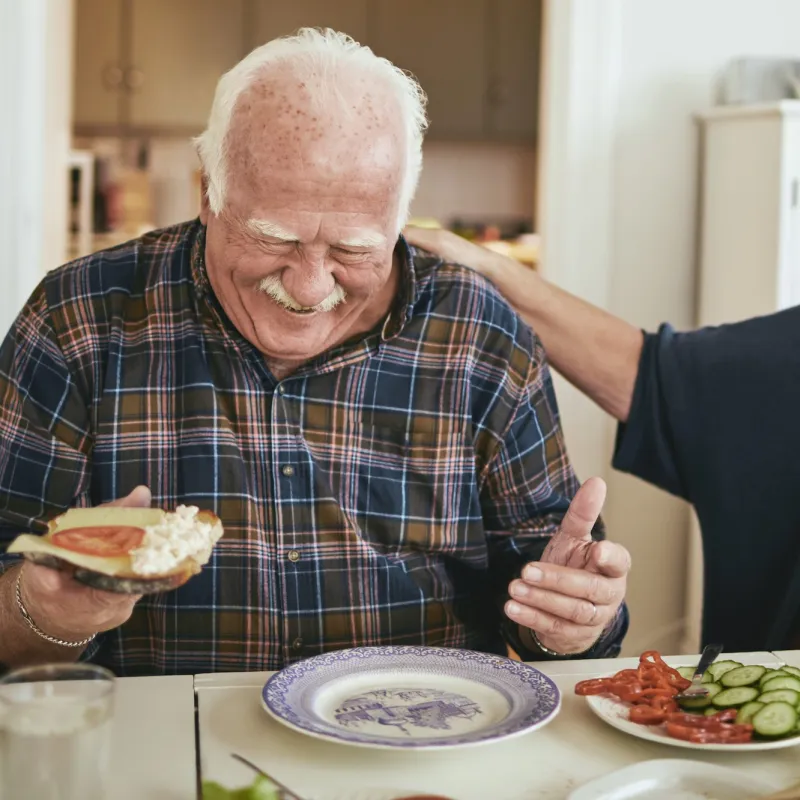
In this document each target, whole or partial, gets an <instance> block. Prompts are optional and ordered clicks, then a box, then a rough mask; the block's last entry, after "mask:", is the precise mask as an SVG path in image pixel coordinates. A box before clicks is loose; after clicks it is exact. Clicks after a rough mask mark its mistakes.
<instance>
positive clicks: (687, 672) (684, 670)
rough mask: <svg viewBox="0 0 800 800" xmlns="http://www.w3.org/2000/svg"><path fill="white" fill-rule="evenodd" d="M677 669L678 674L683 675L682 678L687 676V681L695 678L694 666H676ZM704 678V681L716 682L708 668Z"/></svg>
mask: <svg viewBox="0 0 800 800" xmlns="http://www.w3.org/2000/svg"><path fill="white" fill-rule="evenodd" d="M676 669H677V670H678V674H679V675H680V676H681V678H686V680H687V681H690V680H692V678H694V669H695V668H694V667H676ZM702 680H703V683H714V676H713V675H712V674H711V673H710V672H709V671H708V670H706V671H705V672H704V673H703V678H702Z"/></svg>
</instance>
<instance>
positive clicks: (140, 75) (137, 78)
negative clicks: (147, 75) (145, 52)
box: [125, 67, 144, 92]
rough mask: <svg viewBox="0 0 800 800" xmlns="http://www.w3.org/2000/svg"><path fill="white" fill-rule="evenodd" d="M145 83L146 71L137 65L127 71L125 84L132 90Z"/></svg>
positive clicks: (139, 87)
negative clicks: (137, 67)
mask: <svg viewBox="0 0 800 800" xmlns="http://www.w3.org/2000/svg"><path fill="white" fill-rule="evenodd" d="M143 83H144V72H142V71H141V70H140V69H136V68H135V67H131V68H130V69H128V70H126V71H125V86H126V87H127V88H128V89H129V90H130V91H132V92H135V91H136V90H137V89H141V88H142V84H143Z"/></svg>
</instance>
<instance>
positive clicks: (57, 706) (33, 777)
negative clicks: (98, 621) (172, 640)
mask: <svg viewBox="0 0 800 800" xmlns="http://www.w3.org/2000/svg"><path fill="white" fill-rule="evenodd" d="M113 713H114V675H113V674H112V673H111V672H109V671H108V670H106V669H103V668H102V667H97V666H94V665H93V664H50V665H45V666H39V667H28V668H25V669H19V670H15V671H12V672H10V673H9V674H7V675H6V676H4V677H3V678H0V787H2V788H0V798H2V800H106V798H107V797H110V794H109V793H108V781H107V779H108V759H109V749H110V743H111V724H112V716H113Z"/></svg>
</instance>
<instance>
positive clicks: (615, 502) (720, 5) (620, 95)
mask: <svg viewBox="0 0 800 800" xmlns="http://www.w3.org/2000/svg"><path fill="white" fill-rule="evenodd" d="M591 14H595V15H600V14H604V15H612V14H613V15H614V16H615V19H616V23H617V24H618V26H619V27H618V30H616V31H613V32H611V33H609V34H608V36H607V39H610V40H612V41H614V42H615V48H614V50H615V52H614V53H613V55H611V56H610V55H608V54H601V56H602V58H601V59H598V58H597V57H596V49H597V47H598V44H597V39H598V35H597V31H598V26H599V25H602V24H604V22H603V20H602V19H601V18H600V17H599V16H598V17H597V18H596V19H594V20H592V21H593V22H594V23H595V26H594V27H592V26H591V25H587V20H588V15H591ZM546 16H548V17H549V21H548V22H547V36H548V37H550V39H551V41H550V42H549V44H546V46H545V51H546V53H548V55H546V60H547V61H548V62H549V64H550V69H549V73H548V70H547V68H546V70H545V72H546V74H547V75H548V77H547V80H546V83H547V84H548V85H547V86H546V90H545V95H546V97H547V98H552V101H551V104H550V105H549V106H545V108H546V109H547V110H546V112H545V113H546V116H547V115H551V113H552V114H553V115H554V116H555V121H552V120H551V121H549V122H548V123H547V125H546V128H547V127H549V128H550V129H551V130H550V136H549V142H548V141H546V142H545V143H544V146H545V150H546V149H547V146H548V145H549V147H550V155H549V156H548V155H547V153H545V156H544V158H543V164H542V165H541V167H540V169H541V171H542V181H543V182H545V183H546V182H547V179H548V176H553V175H555V176H556V177H557V178H558V180H559V181H561V183H562V185H563V182H564V181H566V180H569V181H571V182H572V183H574V184H575V186H576V187H580V186H581V185H583V186H590V187H592V188H593V189H595V190H596V189H597V186H598V185H599V186H600V188H601V190H602V193H603V194H604V196H603V197H602V199H596V198H593V197H592V196H591V192H590V193H589V194H587V193H586V192H585V191H581V190H580V189H578V188H575V190H574V191H573V192H572V193H567V194H566V196H564V197H561V196H559V197H558V198H557V199H558V200H559V203H560V204H559V205H558V206H557V207H556V208H549V209H547V213H548V214H549V215H552V214H560V215H562V216H563V218H564V220H565V221H566V222H562V224H567V223H568V224H569V225H570V226H573V231H572V233H573V236H572V238H573V239H575V238H577V239H578V241H579V242H580V244H581V246H582V247H583V248H584V251H585V253H586V258H585V259H584V263H583V265H582V266H581V265H580V264H578V265H577V266H576V263H575V259H572V258H570V257H569V255H570V254H566V256H565V253H564V251H563V250H562V249H561V245H560V243H563V242H568V241H569V233H570V232H569V231H562V230H559V229H558V228H557V225H556V223H553V224H552V225H550V226H547V225H545V227H544V228H543V231H542V232H543V236H544V259H545V271H546V272H548V274H550V276H551V277H553V278H554V279H555V280H556V281H558V282H559V283H563V284H564V285H566V286H568V288H570V289H571V290H572V291H575V292H576V293H578V294H582V295H584V296H588V297H589V299H591V300H593V301H594V302H599V303H600V304H601V305H604V306H605V307H607V308H608V309H609V310H611V311H612V312H614V313H616V314H618V315H619V316H622V317H624V318H625V319H627V320H629V321H631V322H633V323H635V324H637V325H640V326H642V327H644V328H648V329H654V328H655V327H656V326H657V325H658V324H659V323H660V322H661V321H663V320H670V321H671V322H673V323H674V324H675V325H676V326H678V327H691V326H692V324H693V320H694V302H695V287H694V282H695V267H696V259H695V248H696V237H697V219H698V214H697V192H698V186H697V177H698V140H697V131H696V128H695V124H694V121H693V115H694V114H695V113H697V112H699V111H702V110H703V109H705V108H707V107H708V106H709V105H710V104H712V103H713V102H714V101H715V97H716V89H717V82H718V78H719V76H720V73H721V72H722V70H723V68H724V67H725V65H726V64H727V62H728V61H729V60H730V59H733V58H735V57H739V56H743V55H746V56H778V57H791V56H794V57H795V58H800V2H798V1H797V0H671V1H670V2H664V0H551V2H550V3H549V6H548V14H547V15H546ZM586 30H592V31H593V33H594V37H593V39H592V40H589V39H588V38H587V37H586V36H584V37H583V38H581V37H582V31H583V32H585V31H586ZM600 38H602V37H600ZM575 47H578V49H582V52H583V58H581V53H575V52H567V51H569V50H570V48H575ZM615 60H616V61H618V64H617V65H616V69H615V70H614V75H615V77H614V79H613V81H612V84H613V86H612V87H611V88H610V89H608V90H606V89H603V85H604V84H603V83H602V82H601V83H600V88H601V90H602V91H601V92H599V94H601V95H602V96H603V97H606V98H607V100H608V102H607V103H606V105H605V106H604V108H605V111H606V115H604V116H603V117H602V118H601V119H600V120H599V122H600V125H599V127H598V122H597V120H595V119H592V118H591V116H589V115H587V114H585V113H584V114H581V107H582V106H581V102H582V103H583V104H584V105H586V106H587V107H591V104H592V102H593V100H594V98H595V97H596V96H597V95H598V80H600V81H602V80H603V78H602V76H601V78H598V76H597V72H598V71H602V69H603V65H604V64H605V65H606V66H608V65H610V64H612V63H613V62H614V61H615ZM562 68H563V69H562ZM563 72H566V73H567V75H566V77H565V76H564V75H563V74H562V73H563ZM559 104H562V105H564V104H567V105H569V109H566V110H564V111H563V112H562V111H559ZM612 106H613V107H612ZM609 111H610V112H612V113H613V120H612V123H613V124H612V128H611V130H612V131H613V135H612V136H611V137H610V146H609V148H608V152H607V153H606V154H605V155H606V158H604V159H603V162H602V164H605V165H606V166H607V168H609V169H610V174H607V169H606V168H603V166H602V164H599V162H598V159H597V158H595V157H593V148H595V149H596V147H597V145H596V143H594V144H593V143H592V142H591V141H583V140H582V139H581V138H580V136H579V134H583V137H584V139H586V137H587V136H588V134H591V133H593V134H594V135H595V136H598V135H599V136H600V137H601V138H602V137H604V136H605V134H606V130H607V127H606V126H607V122H608V120H607V118H606V116H607V113H608V112H609ZM559 125H560V127H559ZM576 129H577V131H578V133H576V132H575V131H576ZM570 130H572V131H573V132H572V134H570ZM559 134H560V135H561V136H562V138H565V139H567V137H571V138H568V140H567V142H568V144H567V146H566V147H565V148H563V149H562V150H559V149H558V147H559V145H558V142H555V143H554V137H555V136H557V135H559ZM548 158H550V159H551V160H552V161H553V162H554V165H555V166H553V165H551V167H548V165H547V164H546V163H545V162H546V161H547V160H548ZM565 165H566V166H565ZM558 166H562V167H564V169H563V171H561V172H560V171H558V169H555V168H557V167H558ZM550 196H552V192H546V193H545V194H544V195H543V197H544V198H545V199H547V198H548V197H550ZM581 204H583V205H585V206H591V208H587V209H584V208H582V207H581ZM587 219H588V220H589V221H593V224H592V225H590V226H589V227H588V228H585V227H583V226H584V224H585V223H586V220H587ZM587 230H588V231H589V232H591V238H589V237H588V236H587V235H586V231H587ZM548 232H552V233H553V238H554V239H555V240H557V241H556V242H555V243H554V247H555V251H552V250H551V255H552V257H553V259H554V260H555V263H553V259H551V261H550V263H548V260H547V259H548V249H549V245H548V241H547V239H548ZM596 252H599V255H598V256H597V257H596V258H593V256H594V254H595V253H596ZM603 252H607V253H608V259H607V261H608V264H607V266H606V265H604V263H603V259H604V256H603ZM598 262H599V264H600V266H599V267H598ZM564 400H565V403H563V405H565V406H566V408H565V425H566V430H567V440H568V443H570V447H571V448H572V449H573V450H575V451H576V452H577V453H578V455H579V458H580V459H582V463H584V464H587V465H589V467H590V468H591V469H592V470H594V468H596V467H597V464H598V462H597V459H596V453H597V448H596V446H595V445H596V443H597V442H598V441H602V438H603V433H602V429H603V427H604V424H603V423H602V421H598V422H596V423H594V426H593V429H592V431H590V432H589V433H585V435H584V436H580V435H578V436H575V437H571V431H575V430H576V429H578V433H579V434H580V433H581V431H580V428H581V425H584V427H586V423H585V413H584V412H585V408H584V407H583V406H580V404H578V403H577V402H576V401H574V400H573V399H572V397H571V395H570V394H569V393H565V395H564ZM588 413H591V412H588ZM587 442H589V445H587V444H586V443H587ZM609 450H610V448H609ZM607 452H608V451H607ZM606 475H607V478H608V480H609V484H610V486H609V488H610V493H609V502H608V506H607V509H606V520H607V522H608V524H609V528H610V530H611V532H612V534H613V535H614V537H615V538H617V539H618V540H620V541H622V542H623V543H625V544H626V545H627V546H628V547H629V548H630V549H631V551H632V553H633V557H634V571H633V573H632V576H631V582H630V591H629V598H630V604H631V606H632V614H633V626H632V629H631V633H630V635H629V637H628V642H627V648H626V649H627V651H628V652H629V653H631V652H636V651H639V650H641V649H643V648H645V647H649V646H655V647H660V648H663V649H665V650H670V651H677V650H678V649H679V648H680V647H681V633H682V629H683V619H682V616H683V609H684V599H685V588H686V587H685V567H686V561H687V529H688V520H689V514H688V509H687V507H686V506H685V505H684V504H683V503H681V502H680V501H677V500H675V499H673V498H670V497H668V496H667V495H666V494H664V493H662V492H660V491H658V490H656V489H654V488H652V487H649V486H645V485H644V484H642V483H641V482H639V481H637V480H635V479H633V478H630V477H628V476H623V475H620V474H613V473H611V471H610V470H607V472H606ZM694 646H695V645H694V644H687V645H686V647H688V649H694Z"/></svg>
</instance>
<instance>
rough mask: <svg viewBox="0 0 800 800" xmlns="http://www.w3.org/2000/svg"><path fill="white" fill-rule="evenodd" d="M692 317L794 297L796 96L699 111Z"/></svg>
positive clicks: (740, 315) (758, 309)
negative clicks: (698, 195)
mask: <svg viewBox="0 0 800 800" xmlns="http://www.w3.org/2000/svg"><path fill="white" fill-rule="evenodd" d="M702 132H703V137H702V138H703V146H702V147H703V158H702V165H703V166H702V176H701V182H702V198H703V199H702V208H701V221H700V225H701V228H700V231H701V234H700V276H699V278H700V280H699V303H698V320H697V322H698V324H699V325H718V324H720V323H723V322H733V321H736V320H741V319H745V318H747V317H754V316H758V315H762V314H770V313H772V312H773V311H778V310H780V309H783V308H787V307H789V306H793V305H798V304H800V197H799V196H798V194H799V193H800V101H784V102H781V103H775V104H769V105H763V106H751V107H748V106H728V107H721V108H719V109H714V110H713V111H711V112H710V113H708V114H706V115H704V117H703V118H702Z"/></svg>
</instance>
